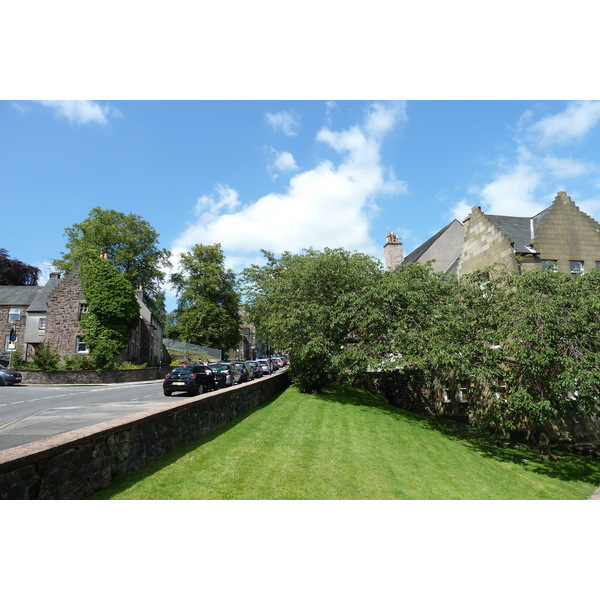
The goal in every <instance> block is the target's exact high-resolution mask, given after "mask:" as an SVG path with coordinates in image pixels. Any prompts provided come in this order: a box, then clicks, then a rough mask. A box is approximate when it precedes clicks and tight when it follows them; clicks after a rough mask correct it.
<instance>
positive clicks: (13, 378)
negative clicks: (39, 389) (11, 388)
mask: <svg viewBox="0 0 600 600" xmlns="http://www.w3.org/2000/svg"><path fill="white" fill-rule="evenodd" d="M21 379H23V376H22V375H21V373H19V371H15V370H14V369H9V368H8V367H3V366H1V365H0V385H15V383H21Z"/></svg>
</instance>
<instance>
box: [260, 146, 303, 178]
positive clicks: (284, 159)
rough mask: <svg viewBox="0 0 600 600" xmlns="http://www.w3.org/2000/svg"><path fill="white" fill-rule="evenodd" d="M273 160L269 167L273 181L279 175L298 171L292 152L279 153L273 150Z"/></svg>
mask: <svg viewBox="0 0 600 600" xmlns="http://www.w3.org/2000/svg"><path fill="white" fill-rule="evenodd" d="M271 153H272V155H273V160H272V161H271V163H270V164H269V165H268V167H267V170H268V171H269V173H270V174H271V177H272V178H273V179H276V178H277V176H278V174H279V173H290V172H292V171H297V170H298V168H299V167H298V165H297V164H296V161H295V159H294V155H293V154H292V153H291V152H285V151H284V152H278V151H277V150H275V149H274V148H271Z"/></svg>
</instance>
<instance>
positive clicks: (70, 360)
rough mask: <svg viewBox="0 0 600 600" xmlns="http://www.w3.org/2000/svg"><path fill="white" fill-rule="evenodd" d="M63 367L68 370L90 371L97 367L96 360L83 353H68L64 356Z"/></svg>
mask: <svg viewBox="0 0 600 600" xmlns="http://www.w3.org/2000/svg"><path fill="white" fill-rule="evenodd" d="M63 368H64V369H65V370H66V371H90V370H93V369H95V368H96V367H95V364H94V360H93V359H92V358H91V357H89V356H84V355H82V354H67V355H66V356H64V357H63Z"/></svg>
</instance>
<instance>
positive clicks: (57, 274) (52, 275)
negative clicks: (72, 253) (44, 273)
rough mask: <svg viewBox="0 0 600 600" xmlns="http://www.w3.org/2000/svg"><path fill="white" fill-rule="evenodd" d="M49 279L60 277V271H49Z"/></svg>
mask: <svg viewBox="0 0 600 600" xmlns="http://www.w3.org/2000/svg"><path fill="white" fill-rule="evenodd" d="M50 279H60V273H50Z"/></svg>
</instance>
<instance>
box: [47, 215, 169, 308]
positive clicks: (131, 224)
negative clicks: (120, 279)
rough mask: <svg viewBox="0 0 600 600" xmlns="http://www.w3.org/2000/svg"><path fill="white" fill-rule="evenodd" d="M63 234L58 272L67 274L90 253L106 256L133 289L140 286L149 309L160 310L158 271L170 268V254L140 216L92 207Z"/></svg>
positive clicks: (162, 295) (160, 273) (162, 276)
mask: <svg viewBox="0 0 600 600" xmlns="http://www.w3.org/2000/svg"><path fill="white" fill-rule="evenodd" d="M64 235H65V236H66V237H67V243H66V248H67V251H66V252H63V253H62V255H61V256H62V258H61V259H60V260H56V261H54V265H55V266H56V267H57V268H58V269H59V270H60V271H61V272H63V273H65V272H69V271H70V270H71V269H72V268H73V267H74V266H75V265H76V264H78V263H80V262H82V260H84V258H85V256H87V254H88V253H89V252H90V251H92V252H93V253H96V254H106V256H107V258H108V261H109V262H110V263H111V264H112V265H114V266H115V267H116V268H117V269H118V270H119V272H120V273H122V275H123V276H124V277H125V278H126V279H127V280H128V281H129V282H130V284H131V285H132V286H133V287H134V288H135V287H137V286H142V288H143V290H144V300H145V301H146V303H147V304H148V306H149V307H150V308H151V309H153V310H155V311H159V312H160V311H161V310H162V311H164V302H165V297H164V293H163V292H162V291H161V290H160V284H161V283H162V282H163V280H164V277H165V276H164V273H163V272H162V270H161V268H166V267H168V266H169V265H170V263H169V257H170V252H168V251H167V250H165V249H160V248H159V246H158V234H157V233H156V231H155V229H154V228H153V227H152V226H151V225H150V224H149V223H148V222H147V221H145V220H144V219H142V217H140V216H138V215H134V214H131V213H130V214H125V213H122V212H118V211H116V210H112V209H102V208H99V207H95V208H92V210H91V211H90V212H89V213H88V216H87V217H86V218H85V219H84V220H83V221H82V222H81V223H75V224H74V225H72V226H71V227H67V228H66V229H65V233H64Z"/></svg>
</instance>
